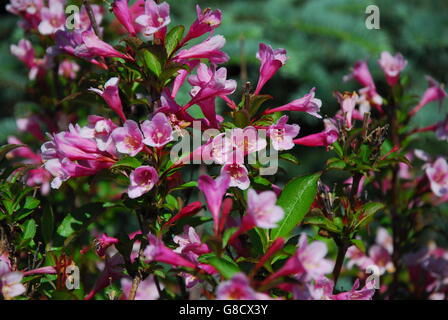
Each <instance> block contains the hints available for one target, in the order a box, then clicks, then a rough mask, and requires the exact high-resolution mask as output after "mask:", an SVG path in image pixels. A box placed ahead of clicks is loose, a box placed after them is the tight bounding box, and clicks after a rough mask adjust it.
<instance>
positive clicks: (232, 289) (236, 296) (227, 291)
mask: <svg viewBox="0 0 448 320" xmlns="http://www.w3.org/2000/svg"><path fill="white" fill-rule="evenodd" d="M216 299H218V300H257V292H256V291H255V290H254V289H252V288H251V287H250V285H249V280H248V279H247V277H246V275H245V274H244V273H237V274H235V275H233V277H232V278H231V279H230V280H228V281H224V282H222V283H220V284H219V286H218V288H217V289H216Z"/></svg>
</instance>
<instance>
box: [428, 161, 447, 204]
mask: <svg viewBox="0 0 448 320" xmlns="http://www.w3.org/2000/svg"><path fill="white" fill-rule="evenodd" d="M425 172H426V176H427V177H428V179H429V181H430V184H431V190H432V192H433V193H434V194H435V195H436V196H438V197H443V196H445V195H446V194H448V164H447V162H446V160H445V159H444V158H442V157H438V158H437V159H436V161H434V162H433V163H428V164H426V165H425Z"/></svg>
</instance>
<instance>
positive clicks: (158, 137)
mask: <svg viewBox="0 0 448 320" xmlns="http://www.w3.org/2000/svg"><path fill="white" fill-rule="evenodd" d="M142 131H143V135H144V136H145V139H144V140H143V143H144V144H146V145H148V146H151V147H156V148H162V147H163V146H164V145H166V144H167V143H169V142H170V141H172V140H173V128H172V127H171V123H170V121H169V120H168V118H167V116H166V115H165V114H164V113H162V112H158V113H156V114H155V115H154V116H153V117H152V120H151V121H149V120H145V121H144V122H143V123H142Z"/></svg>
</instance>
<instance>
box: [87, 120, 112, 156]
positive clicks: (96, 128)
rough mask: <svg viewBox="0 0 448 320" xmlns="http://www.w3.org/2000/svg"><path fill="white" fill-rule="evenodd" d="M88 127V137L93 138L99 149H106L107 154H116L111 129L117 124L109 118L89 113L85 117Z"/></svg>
mask: <svg viewBox="0 0 448 320" xmlns="http://www.w3.org/2000/svg"><path fill="white" fill-rule="evenodd" d="M87 121H88V128H89V129H91V131H90V132H89V133H88V134H87V135H88V137H90V138H92V139H95V142H96V145H97V146H98V149H99V150H100V151H107V152H108V153H109V154H113V155H115V154H116V149H115V145H114V144H113V140H112V136H111V135H112V131H113V130H114V129H115V128H117V125H116V124H115V123H114V122H113V121H112V120H110V119H106V118H103V117H99V116H94V115H90V116H88V117H87Z"/></svg>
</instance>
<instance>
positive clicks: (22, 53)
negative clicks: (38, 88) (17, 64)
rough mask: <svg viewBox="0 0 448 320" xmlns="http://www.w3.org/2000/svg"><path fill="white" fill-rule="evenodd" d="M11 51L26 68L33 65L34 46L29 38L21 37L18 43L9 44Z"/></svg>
mask: <svg viewBox="0 0 448 320" xmlns="http://www.w3.org/2000/svg"><path fill="white" fill-rule="evenodd" d="M11 53H12V54H13V55H14V56H16V57H17V58H18V59H19V60H20V61H22V62H23V63H24V64H25V65H26V66H27V67H28V68H32V67H33V66H34V58H35V56H34V48H33V45H32V44H31V42H30V41H29V40H26V39H21V40H20V41H19V43H18V45H15V44H12V45H11Z"/></svg>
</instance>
